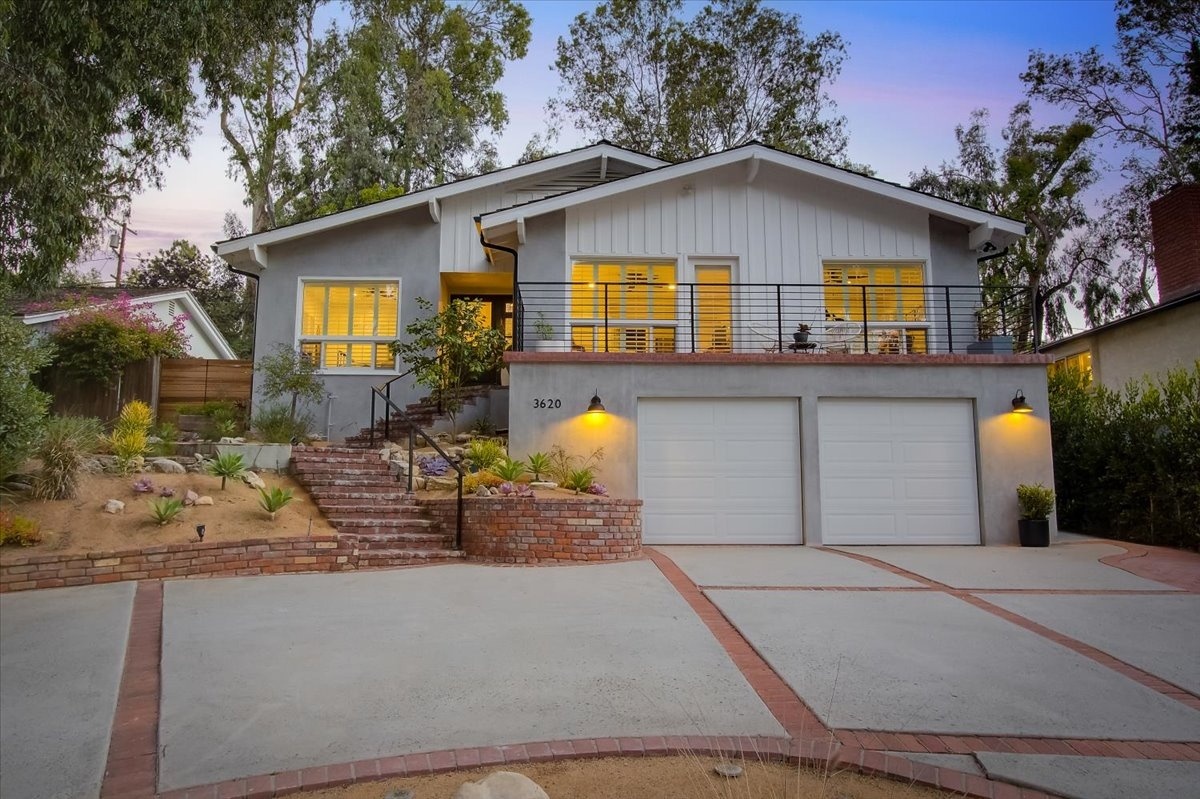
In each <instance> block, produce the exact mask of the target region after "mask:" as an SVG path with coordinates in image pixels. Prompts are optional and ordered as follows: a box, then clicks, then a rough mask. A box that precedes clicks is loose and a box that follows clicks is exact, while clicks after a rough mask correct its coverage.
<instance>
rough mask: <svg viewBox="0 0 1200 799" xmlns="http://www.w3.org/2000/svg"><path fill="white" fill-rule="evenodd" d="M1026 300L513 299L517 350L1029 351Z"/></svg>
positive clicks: (797, 294)
mask: <svg viewBox="0 0 1200 799" xmlns="http://www.w3.org/2000/svg"><path fill="white" fill-rule="evenodd" d="M1031 299H1032V295H1031V293H1030V291H1029V289H1028V288H1025V287H1019V286H1004V287H987V288H981V287H980V286H951V285H913V284H896V285H879V284H798V283H770V284H767V283H762V284H758V283H756V284H746V283H742V284H717V283H655V282H620V283H599V282H597V283H565V282H564V283H554V282H523V283H521V284H520V285H519V286H517V287H516V292H515V297H514V300H515V308H514V349H516V350H520V351H543V352H545V351H555V352H571V351H573V352H624V353H631V352H639V353H679V352H684V353H771V352H774V353H779V354H785V355H786V354H797V355H819V354H825V353H843V354H863V353H869V354H885V355H886V354H891V355H928V354H943V353H976V354H978V353H982V354H1002V353H1013V352H1031V351H1033V349H1034V339H1033V329H1034V326H1033V304H1032V302H1031Z"/></svg>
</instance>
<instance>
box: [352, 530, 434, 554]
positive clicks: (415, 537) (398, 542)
mask: <svg viewBox="0 0 1200 799" xmlns="http://www.w3.org/2000/svg"><path fill="white" fill-rule="evenodd" d="M341 537H342V540H343V541H345V542H346V543H348V544H350V545H351V546H353V547H354V548H355V549H357V550H359V551H360V552H378V551H380V550H392V551H395V550H404V549H438V548H445V549H450V548H451V547H452V546H453V544H454V536H453V535H446V534H445V533H388V534H387V535H359V534H356V533H343V534H342V536H341Z"/></svg>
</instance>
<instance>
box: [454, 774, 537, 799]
mask: <svg viewBox="0 0 1200 799" xmlns="http://www.w3.org/2000/svg"><path fill="white" fill-rule="evenodd" d="M454 799H550V796H549V795H548V794H547V793H546V792H545V791H544V790H542V786H540V785H538V784H537V783H536V782H534V781H533V780H531V779H529V778H528V777H526V776H525V775H524V774H517V773H516V772H515V771H496V772H493V773H491V774H489V775H488V776H487V777H485V778H484V779H482V780H480V781H479V782H464V783H463V784H462V785H460V786H459V788H458V790H457V791H455V792H454Z"/></svg>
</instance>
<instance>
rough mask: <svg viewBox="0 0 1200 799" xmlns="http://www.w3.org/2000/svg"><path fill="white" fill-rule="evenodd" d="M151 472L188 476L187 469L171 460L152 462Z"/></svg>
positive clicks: (164, 459) (155, 460)
mask: <svg viewBox="0 0 1200 799" xmlns="http://www.w3.org/2000/svg"><path fill="white" fill-rule="evenodd" d="M150 470H151V471H155V472H162V473H163V474H187V469H185V468H184V467H183V464H181V463H178V462H176V461H173V460H171V459H170V458H155V459H154V460H152V461H150Z"/></svg>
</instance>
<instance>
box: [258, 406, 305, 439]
mask: <svg viewBox="0 0 1200 799" xmlns="http://www.w3.org/2000/svg"><path fill="white" fill-rule="evenodd" d="M252 426H253V428H254V432H255V433H256V434H257V438H259V439H260V440H262V441H265V442H266V443H268V444H291V443H294V442H299V441H304V440H306V439H307V438H308V437H309V436H310V435H311V434H312V426H313V418H312V416H310V415H309V414H307V413H302V414H299V415H298V416H297V417H296V418H295V419H293V418H292V413H291V411H290V410H289V409H288V407H287V406H286V405H268V406H267V407H266V408H263V409H262V410H260V411H259V412H258V413H257V414H255V416H254V421H253V422H252Z"/></svg>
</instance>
